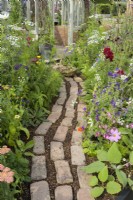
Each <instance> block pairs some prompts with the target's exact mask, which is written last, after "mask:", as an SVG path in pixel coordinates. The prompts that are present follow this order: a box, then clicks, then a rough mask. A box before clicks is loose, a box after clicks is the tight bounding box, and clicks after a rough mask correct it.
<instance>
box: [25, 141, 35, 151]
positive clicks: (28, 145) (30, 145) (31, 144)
mask: <svg viewBox="0 0 133 200" xmlns="http://www.w3.org/2000/svg"><path fill="white" fill-rule="evenodd" d="M33 146H34V141H33V140H30V141H29V142H27V143H26V145H25V147H24V149H25V150H27V149H30V148H32V147H33Z"/></svg>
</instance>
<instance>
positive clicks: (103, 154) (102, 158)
mask: <svg viewBox="0 0 133 200" xmlns="http://www.w3.org/2000/svg"><path fill="white" fill-rule="evenodd" d="M97 158H98V160H100V161H108V153H107V152H106V151H104V150H98V151H97Z"/></svg>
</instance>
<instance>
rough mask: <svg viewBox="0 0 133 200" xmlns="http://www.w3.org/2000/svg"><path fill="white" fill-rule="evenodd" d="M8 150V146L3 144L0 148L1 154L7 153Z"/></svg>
mask: <svg viewBox="0 0 133 200" xmlns="http://www.w3.org/2000/svg"><path fill="white" fill-rule="evenodd" d="M9 151H11V149H10V148H8V147H7V146H3V147H2V148H0V154H1V155H4V154H6V153H8V152H9Z"/></svg>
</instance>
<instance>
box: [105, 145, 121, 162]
mask: <svg viewBox="0 0 133 200" xmlns="http://www.w3.org/2000/svg"><path fill="white" fill-rule="evenodd" d="M114 155H115V156H114ZM121 158H122V155H121V152H120V151H119V149H118V146H117V144H116V143H113V144H112V146H111V148H110V149H109V151H108V160H109V162H110V163H115V164H119V163H120V162H121Z"/></svg>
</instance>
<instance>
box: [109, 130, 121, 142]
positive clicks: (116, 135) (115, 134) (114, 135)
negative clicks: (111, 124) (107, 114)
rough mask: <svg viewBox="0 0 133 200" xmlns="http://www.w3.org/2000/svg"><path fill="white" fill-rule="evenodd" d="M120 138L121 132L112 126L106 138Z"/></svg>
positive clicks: (113, 139) (115, 139)
mask: <svg viewBox="0 0 133 200" xmlns="http://www.w3.org/2000/svg"><path fill="white" fill-rule="evenodd" d="M120 139H121V134H120V133H119V132H118V129H117V128H112V129H111V130H110V136H109V137H108V140H110V141H111V142H118V141H119V140H120Z"/></svg>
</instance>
